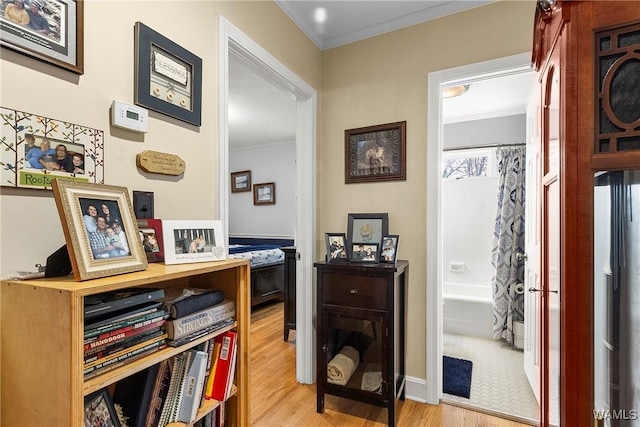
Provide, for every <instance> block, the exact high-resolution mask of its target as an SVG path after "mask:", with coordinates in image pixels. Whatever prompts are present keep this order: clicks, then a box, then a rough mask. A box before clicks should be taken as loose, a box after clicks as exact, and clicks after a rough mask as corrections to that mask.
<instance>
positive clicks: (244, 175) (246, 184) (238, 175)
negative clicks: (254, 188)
mask: <svg viewBox="0 0 640 427" xmlns="http://www.w3.org/2000/svg"><path fill="white" fill-rule="evenodd" d="M245 191H251V171H240V172H232V173H231V192H232V193H242V192H245Z"/></svg>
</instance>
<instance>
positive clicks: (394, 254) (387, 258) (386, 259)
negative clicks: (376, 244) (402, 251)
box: [380, 234, 400, 264]
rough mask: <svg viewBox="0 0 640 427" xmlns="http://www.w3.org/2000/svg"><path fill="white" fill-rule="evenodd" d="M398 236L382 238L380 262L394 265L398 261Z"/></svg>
mask: <svg viewBox="0 0 640 427" xmlns="http://www.w3.org/2000/svg"><path fill="white" fill-rule="evenodd" d="M399 241H400V236H399V235H397V234H392V235H388V236H382V244H381V245H380V262H382V263H389V264H395V263H396V260H397V259H398V242H399Z"/></svg>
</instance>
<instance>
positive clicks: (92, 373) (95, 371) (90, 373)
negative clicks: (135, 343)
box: [84, 342, 166, 380]
mask: <svg viewBox="0 0 640 427" xmlns="http://www.w3.org/2000/svg"><path fill="white" fill-rule="evenodd" d="M157 344H158V345H157V346H152V347H151V348H149V349H147V350H145V351H140V352H137V353H135V354H132V355H131V356H130V357H127V358H122V359H121V360H119V361H117V362H114V363H112V364H110V365H107V366H103V367H101V368H96V367H95V366H94V367H92V368H88V369H85V370H84V379H85V380H88V379H90V378H93V377H97V376H98V375H100V374H103V373H105V372H108V371H111V370H112V369H115V368H118V367H120V366H122V365H124V364H126V363H129V362H133V361H134V360H137V359H140V358H142V357H144V356H146V355H148V354H151V353H155V352H156V351H158V350H162V349H163V348H165V347H166V344H165V343H162V342H158V343H157Z"/></svg>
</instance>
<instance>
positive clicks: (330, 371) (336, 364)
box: [327, 345, 360, 385]
mask: <svg viewBox="0 0 640 427" xmlns="http://www.w3.org/2000/svg"><path fill="white" fill-rule="evenodd" d="M359 360H360V353H358V350H356V349H355V348H353V347H351V346H349V345H345V346H344V347H343V348H342V350H340V353H338V354H336V355H335V356H334V358H333V359H331V361H330V362H329V363H328V364H327V381H329V382H330V383H332V384H338V385H346V384H347V382H348V381H349V378H351V375H353V372H354V371H355V370H356V368H357V367H358V362H359Z"/></svg>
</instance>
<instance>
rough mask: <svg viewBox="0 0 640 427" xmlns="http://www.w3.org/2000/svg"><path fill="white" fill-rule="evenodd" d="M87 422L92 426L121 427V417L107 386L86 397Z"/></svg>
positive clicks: (85, 421) (85, 412)
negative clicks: (119, 417)
mask: <svg viewBox="0 0 640 427" xmlns="http://www.w3.org/2000/svg"><path fill="white" fill-rule="evenodd" d="M87 422H88V423H89V424H88V425H90V426H101V427H102V426H104V427H120V419H118V415H117V414H116V410H115V407H114V405H113V400H112V399H111V395H109V391H108V390H107V389H106V388H103V389H101V390H98V391H96V392H95V393H91V394H90V395H88V396H87V397H85V399H84V424H85V425H87Z"/></svg>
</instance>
